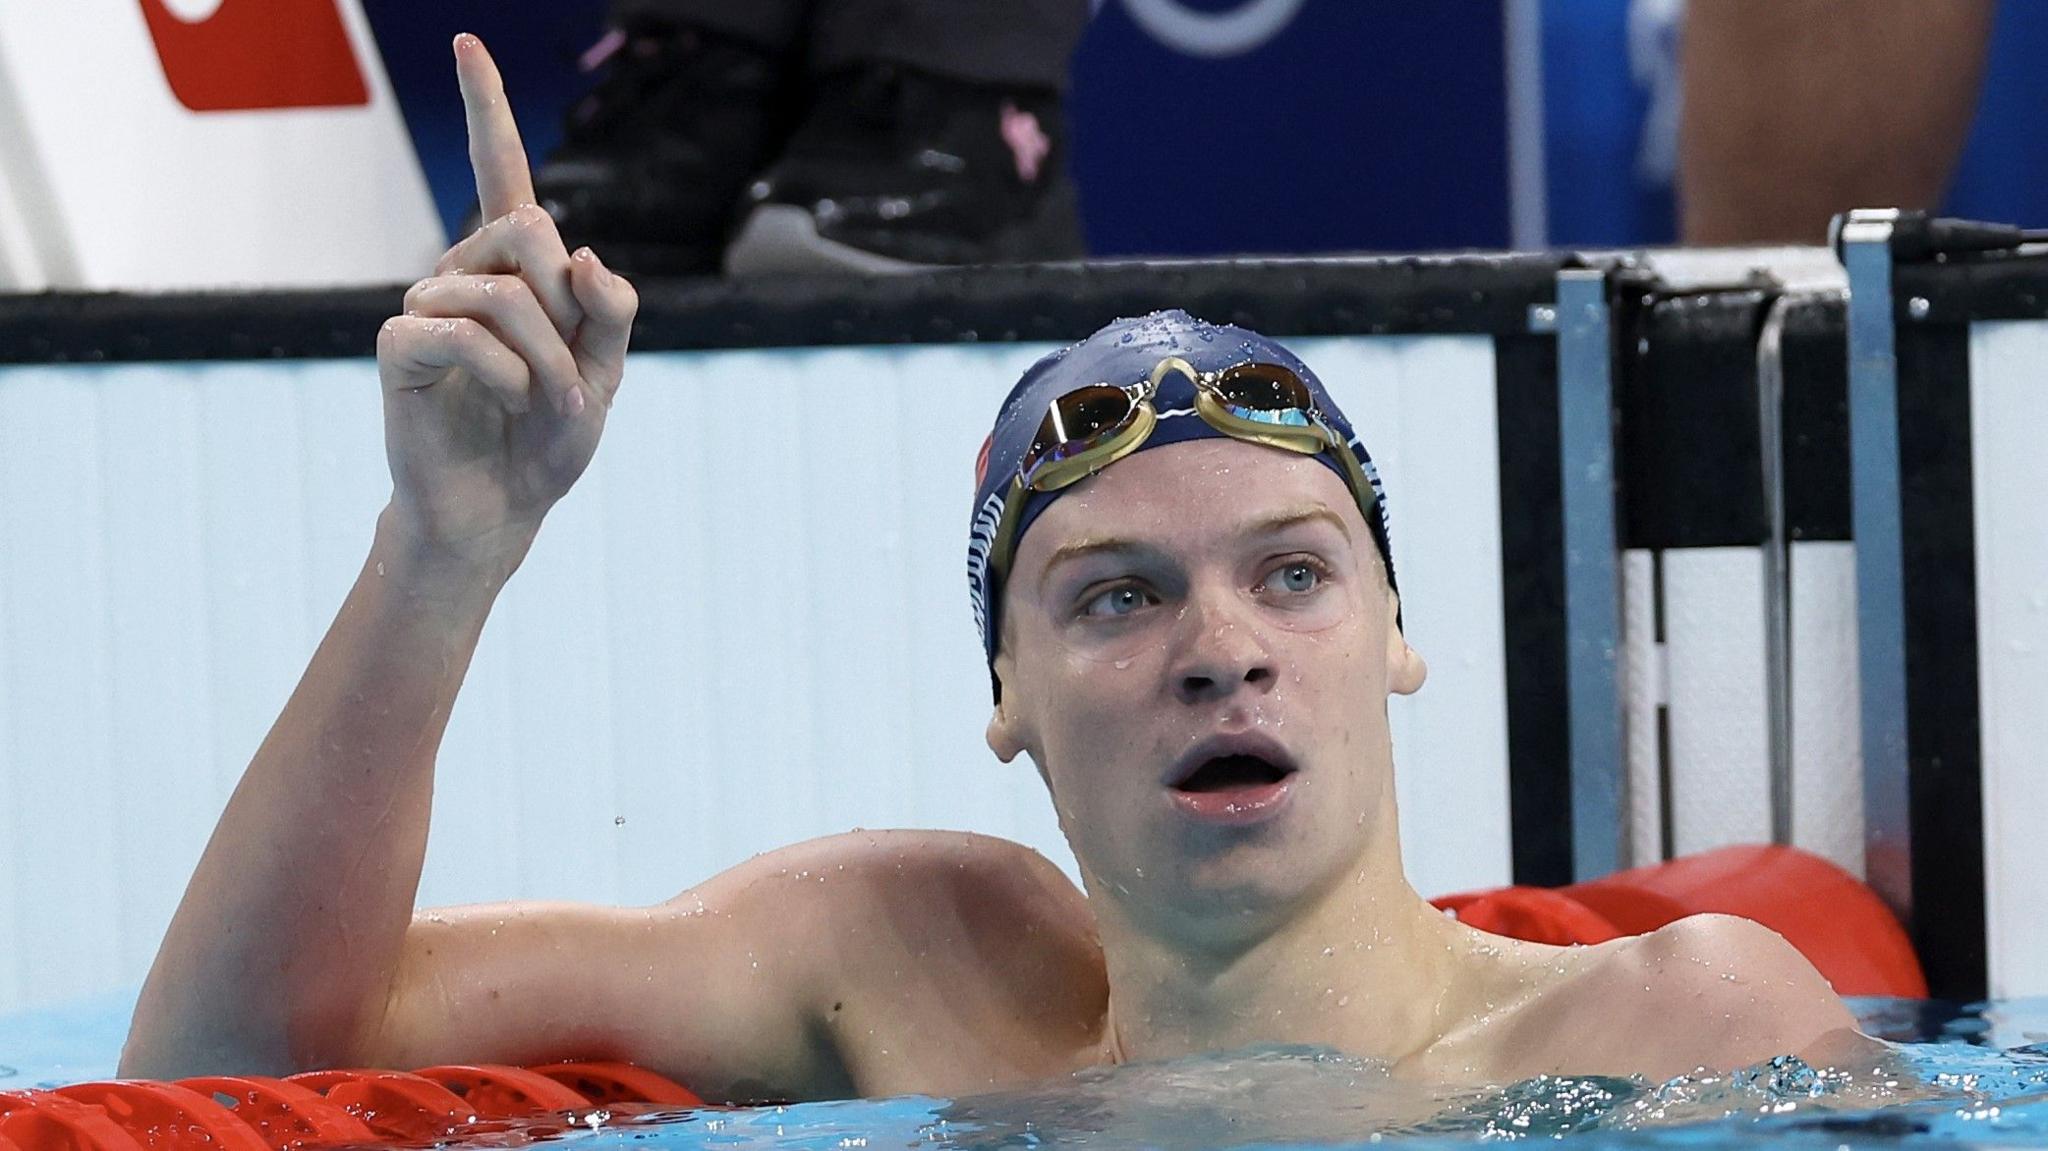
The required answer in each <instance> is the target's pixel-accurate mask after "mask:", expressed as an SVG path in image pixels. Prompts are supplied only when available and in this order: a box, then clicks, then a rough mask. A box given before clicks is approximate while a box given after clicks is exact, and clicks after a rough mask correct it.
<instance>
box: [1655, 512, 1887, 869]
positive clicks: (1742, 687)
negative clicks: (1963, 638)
mask: <svg viewBox="0 0 2048 1151" xmlns="http://www.w3.org/2000/svg"><path fill="white" fill-rule="evenodd" d="M1661 558H1662V561H1663V565H1664V579H1663V586H1662V588H1661V589H1660V588H1658V587H1657V586H1656V580H1655V576H1654V573H1653V568H1652V562H1651V553H1650V552H1647V551H1631V552H1627V553H1625V554H1624V556H1623V559H1622V607H1623V636H1624V641H1625V647H1626V654H1627V658H1628V666H1627V669H1626V678H1625V680H1624V684H1625V689H1624V696H1623V706H1624V709H1625V714H1626V716H1627V720H1628V764H1629V837H1630V843H1631V845H1632V850H1633V855H1632V857H1631V862H1633V863H1635V864H1642V863H1652V862H1655V861H1656V860H1658V859H1661V858H1664V857H1665V856H1667V855H1686V854H1691V853H1693V852H1697V851H1706V850H1710V849H1712V848H1714V847H1720V846H1724V845H1726V844H1731V843H1766V842H1769V840H1770V836H1771V817H1770V811H1771V808H1770V802H1771V791H1770V747H1769V735H1768V729H1767V728H1766V726H1765V724H1766V722H1767V717H1766V715H1765V713H1764V686H1765V685H1764V682H1763V675H1764V650H1763V642H1764V641H1763V600H1762V594H1763V593H1762V583H1763V556H1762V553H1761V552H1760V551H1758V550H1757V549H1755V548H1688V549H1681V550H1673V551H1666V552H1663V553H1662V556H1661ZM1659 595H1661V596H1662V598H1663V604H1664V613H1665V616H1664V618H1665V637H1666V641H1667V642H1666V643H1665V644H1663V645H1659V644H1657V643H1656V642H1655V641H1654V638H1653V637H1654V628H1655V615H1654V612H1655V605H1656V597H1657V596H1659ZM1855 612H1856V554H1855V548H1854V547H1853V545H1850V544H1847V543H1834V542H1802V543H1794V544H1793V545H1792V550H1791V617H1792V619H1791V622H1792V631H1791V642H1792V842H1793V843H1794V844H1796V845H1797V846H1799V847H1803V848H1805V849H1806V850H1808V851H1812V852H1815V853H1817V854H1819V855H1822V856H1824V857H1826V858H1828V859H1830V860H1833V861H1834V862H1835V863H1837V864H1839V865H1840V866H1841V867H1843V868H1844V869H1845V870H1847V871H1849V872H1850V873H1851V874H1854V875H1857V876H1861V875H1862V874H1863V766H1862V763H1861V760H1860V758H1859V755H1858V750H1857V748H1858V741H1859V729H1858V727H1857V695H1856V678H1855V676H1856V614H1855ZM1661 707H1668V708H1669V713H1670V714H1669V724H1670V729H1671V749H1670V750H1671V763H1670V764H1669V766H1668V769H1667V768H1665V766H1664V765H1663V764H1662V762H1661V759H1660V756H1659V749H1658V746H1657V730H1656V723H1657V714H1658V711H1659V709H1660V708H1661ZM1666 770H1668V774H1669V776H1670V778H1671V790H1672V797H1671V798H1672V835H1673V838H1674V839H1676V840H1677V843H1675V844H1672V845H1665V844H1664V843H1663V840H1662V836H1661V831H1660V826H1659V825H1660V820H1661V811H1660V808H1659V803H1660V799H1661V795H1660V788H1661V785H1662V778H1661V776H1662V773H1663V772H1664V771H1666Z"/></svg>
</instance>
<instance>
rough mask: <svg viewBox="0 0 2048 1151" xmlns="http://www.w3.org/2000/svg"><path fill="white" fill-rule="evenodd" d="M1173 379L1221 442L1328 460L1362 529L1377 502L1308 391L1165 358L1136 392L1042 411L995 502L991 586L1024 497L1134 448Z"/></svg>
mask: <svg viewBox="0 0 2048 1151" xmlns="http://www.w3.org/2000/svg"><path fill="white" fill-rule="evenodd" d="M1175 372H1178V373H1180V374H1181V375H1183V376H1186V377H1187V378H1188V379H1189V380H1190V381H1192V382H1193V383H1194V386H1195V409H1194V410H1195V414H1196V415H1199V416H1200V417H1201V418H1202V419H1203V420H1204V421H1206V422H1207V423H1208V424H1209V426H1210V427H1213V428H1215V429H1216V430H1217V431H1219V432H1222V433H1223V434H1224V435H1227V436H1230V437H1232V438H1233V439H1239V440H1246V441H1249V442H1251V443H1255V444H1264V445H1266V446H1267V447H1273V448H1281V449H1283V450H1285V451H1290V452H1299V453H1301V454H1302V455H1310V456H1312V455H1316V454H1318V453H1321V452H1329V453H1330V454H1331V455H1332V456H1334V457H1335V458H1336V460H1337V461H1338V464H1339V467H1340V468H1341V470H1342V471H1343V474H1344V478H1345V482H1346V483H1347V484H1349V485H1350V487H1351V494H1352V496H1353V498H1355V499H1356V500H1357V501H1358V507H1359V510H1360V512H1362V513H1363V514H1364V515H1365V516H1366V519H1367V521H1368V523H1370V522H1371V521H1372V517H1373V508H1374V507H1375V506H1377V505H1378V503H1379V492H1378V490H1377V487H1376V485H1374V484H1373V482H1372V481H1371V480H1369V479H1367V478H1366V475H1365V471H1364V469H1363V468H1361V467H1359V464H1358V458H1357V456H1355V455H1354V454H1353V453H1352V451H1351V446H1350V445H1349V444H1347V443H1346V442H1345V441H1344V437H1342V436H1341V435H1339V434H1338V433H1337V431H1336V429H1335V428H1333V427H1331V425H1330V422H1329V421H1328V420H1327V419H1325V418H1324V416H1323V414H1322V411H1321V409H1319V408H1318V407H1317V406H1316V402H1315V397H1314V395H1313V394H1312V393H1311V392H1310V391H1309V386H1308V384H1306V383H1305V382H1303V380H1302V378H1301V377H1300V376H1299V375H1297V374H1295V372H1294V371H1293V369H1291V368H1288V367H1285V366H1283V365H1281V364H1273V363H1265V362H1262V361H1256V360H1254V361H1247V362H1244V363H1239V364H1233V365H1231V366H1229V367H1227V368H1220V369H1217V370H1216V371H1213V372H1200V371H1196V370H1195V366H1194V365H1193V364H1190V363H1188V362H1187V361H1186V360H1184V359H1182V358H1181V357H1179V356H1168V357H1166V358H1165V359H1163V360H1160V361H1159V362H1158V363H1157V364H1155V365H1154V366H1153V368H1152V371H1151V373H1150V374H1149V375H1148V376H1146V378H1145V380H1144V381H1143V382H1141V383H1136V384H1129V385H1118V384H1110V383H1100V384H1090V385H1088V386H1086V387H1081V388H1076V389H1074V390H1073V391H1071V392H1067V393H1065V394H1064V395H1061V396H1058V397H1056V398H1054V399H1053V401H1052V402H1051V403H1050V404H1047V405H1046V412H1045V418H1044V419H1043V420H1041V421H1039V425H1038V434H1037V435H1036V436H1034V437H1032V441H1031V447H1030V448H1029V449H1028V450H1026V451H1025V453H1024V458H1023V460H1022V461H1021V462H1020V463H1019V464H1018V465H1017V475H1016V478H1015V479H1013V480H1011V481H1010V492H1009V498H1007V499H1006V500H1004V501H1003V514H1002V518H1001V519H1000V520H999V521H998V522H997V524H996V531H995V537H994V539H993V540H992V541H991V545H990V549H989V564H990V567H991V569H992V570H993V571H994V572H995V574H996V575H997V576H998V577H1001V576H1006V575H1008V574H1009V569H1010V561H1011V560H1012V559H1013V558H1014V557H1013V556H1012V555H1011V551H1012V550H1013V549H1014V548H1015V547H1016V534H1017V524H1018V521H1019V518H1020V517H1021V515H1022V511H1023V507H1024V504H1025V497H1026V495H1027V493H1029V492H1053V491H1058V490H1060V489H1061V488H1064V487H1069V486H1071V485H1073V484H1077V483H1079V482H1081V481H1082V480H1084V479H1086V478H1088V477H1089V476H1091V475H1094V474H1095V473H1096V472H1099V471H1101V470H1102V469H1103V468H1106V467H1108V466H1109V465H1111V464H1113V463H1115V462H1116V461H1118V460H1120V459H1122V458H1124V457H1125V456H1127V455H1130V454H1131V453H1132V452H1135V451H1137V450H1138V449H1139V448H1140V447H1142V446H1144V443H1145V441H1146V440H1147V439H1148V438H1150V436H1151V435H1152V430H1153V428H1155V427H1156V426H1158V423H1159V419H1160V414H1159V413H1158V411H1156V410H1155V408H1154V406H1153V400H1154V398H1155V397H1156V396H1157V395H1158V394H1159V384H1160V381H1162V380H1164V379H1165V378H1166V377H1167V376H1168V375H1170V374H1172V373H1175ZM1168 414H1169V415H1183V414H1185V413H1184V412H1170V413H1168Z"/></svg>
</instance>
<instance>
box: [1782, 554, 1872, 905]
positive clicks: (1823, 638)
mask: <svg viewBox="0 0 2048 1151" xmlns="http://www.w3.org/2000/svg"><path fill="white" fill-rule="evenodd" d="M1791 584H1792V842H1793V843H1795V844H1797V845H1799V846H1800V847H1803V848H1805V849H1806V850H1808V851H1811V852H1814V853H1816V854H1819V855H1822V856H1825V857H1826V858H1828V859H1830V860H1832V861H1834V862H1835V863H1836V864H1837V865H1839V866H1840V867H1841V868H1842V869H1843V870H1844V871H1847V872H1848V873H1849V874H1851V875H1854V876H1856V877H1857V878H1859V879H1860V878H1862V877H1863V751H1862V747H1863V729H1862V727H1861V726H1860V720H1859V718H1858V717H1859V715H1860V714H1861V713H1860V710H1859V707H1860V703H1859V700H1858V698H1857V687H1856V545H1854V544H1851V543H1846V542H1831V541H1812V542H1807V543H1795V544H1793V545H1792V562H1791Z"/></svg>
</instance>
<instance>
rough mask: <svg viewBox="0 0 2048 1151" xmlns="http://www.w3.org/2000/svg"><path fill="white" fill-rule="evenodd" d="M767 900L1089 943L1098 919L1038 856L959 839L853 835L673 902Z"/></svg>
mask: <svg viewBox="0 0 2048 1151" xmlns="http://www.w3.org/2000/svg"><path fill="white" fill-rule="evenodd" d="M763 896H768V897H771V898H772V899H773V901H774V902H775V903H776V904H777V905H779V906H782V907H785V908H786V907H787V906H789V905H788V903H787V902H786V901H788V900H791V899H794V900H797V901H799V903H801V904H802V905H804V906H811V907H817V908H821V909H822V908H832V909H836V910H837V911H840V912H849V913H853V914H854V915H856V916H858V915H862V914H868V913H873V912H880V911H884V910H889V911H896V912H908V913H911V914H912V915H913V916H914V917H915V918H919V919H924V918H944V917H945V916H947V915H969V916H982V917H988V916H995V917H1000V918H1003V919H1005V920H1006V921H1007V922H1010V923H1012V924H1017V923H1018V920H1017V918H1016V917H1018V916H1020V915H1021V916H1023V917H1024V921H1023V922H1026V923H1029V924H1031V925H1032V926H1034V927H1036V928H1038V929H1045V928H1052V929H1054V930H1056V931H1067V932H1076V933H1080V934H1085V935H1086V936H1088V937H1089V938H1090V939H1091V940H1092V939H1093V937H1094V930H1095V928H1094V916H1093V914H1092V912H1091V911H1090V910H1089V908H1088V900H1087V897H1086V896H1084V895H1082V894H1081V892H1080V890H1079V889H1078V888H1076V887H1075V886H1074V885H1073V883H1072V882H1071V881H1069V880H1068V879H1067V877H1066V875H1065V874H1064V873H1063V872H1061V871H1060V869H1059V868H1057V867H1055V866H1053V864H1052V862H1051V861H1049V860H1047V859H1046V858H1045V857H1044V856H1042V855H1040V854H1038V853H1037V852H1036V851H1033V850H1031V849H1030V848H1028V847H1025V846H1024V845H1023V844H1021V843H1015V842H1012V841H1010V840H1007V839H999V838H997V837H995V836H989V835H976V834H974V833H972V832H964V831H922V830H910V831H851V832H846V833H844V834H841V835H829V836H825V837H823V838H819V839H811V840H806V841H804V842H802V843H797V844H792V845H790V846H788V847H784V848H780V849H778V850H775V851H771V852H767V853H764V854H762V855H757V856H755V857H754V858H752V859H750V860H748V861H747V862H745V863H743V864H740V865H739V866H738V867H735V868H733V869H731V870H729V871H726V872H724V873H723V874H721V875H719V876H717V877H715V878H713V879H712V880H710V881H708V882H707V883H705V884H703V885H702V886H700V887H696V888H692V889H691V890H689V891H686V892H684V893H683V894H681V895H679V896H677V897H676V899H675V900H673V901H671V902H672V903H673V904H685V905H687V904H695V903H699V902H706V901H720V902H725V901H745V900H749V899H759V898H761V897H763Z"/></svg>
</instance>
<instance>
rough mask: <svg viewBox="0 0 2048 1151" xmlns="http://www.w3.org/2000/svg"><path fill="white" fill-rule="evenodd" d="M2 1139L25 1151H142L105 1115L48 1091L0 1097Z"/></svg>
mask: <svg viewBox="0 0 2048 1151" xmlns="http://www.w3.org/2000/svg"><path fill="white" fill-rule="evenodd" d="M0 1138H6V1139H10V1140H12V1141H13V1142H14V1143H15V1144H16V1145H18V1146H19V1147H20V1148H21V1149H22V1151H142V1144H140V1143H137V1142H136V1141H135V1138H134V1137H133V1136H131V1135H129V1134H128V1133H127V1132H126V1131H123V1130H122V1129H121V1126H120V1124H118V1123H115V1122H114V1121H113V1120H112V1119H109V1118H107V1113H106V1112H104V1111H102V1110H100V1109H99V1108H97V1107H89V1106H87V1105H86V1104H83V1103H76V1102H73V1101H72V1100H69V1099H66V1098H64V1097H63V1096H61V1095H52V1094H50V1093H49V1092H47V1091H24V1092H19V1093H0Z"/></svg>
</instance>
